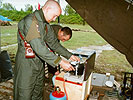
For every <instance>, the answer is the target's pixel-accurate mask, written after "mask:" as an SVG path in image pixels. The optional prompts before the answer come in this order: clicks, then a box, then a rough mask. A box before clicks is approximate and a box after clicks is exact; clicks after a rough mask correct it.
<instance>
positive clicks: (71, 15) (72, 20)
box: [0, 3, 84, 24]
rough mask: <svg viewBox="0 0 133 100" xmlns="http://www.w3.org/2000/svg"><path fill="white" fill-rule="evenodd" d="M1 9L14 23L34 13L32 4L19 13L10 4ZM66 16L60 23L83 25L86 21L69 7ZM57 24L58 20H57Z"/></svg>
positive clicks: (1, 12)
mask: <svg viewBox="0 0 133 100" xmlns="http://www.w3.org/2000/svg"><path fill="white" fill-rule="evenodd" d="M2 5H3V6H2V8H1V9H0V15H3V16H4V17H8V18H9V19H11V20H12V21H20V20H21V19H22V18H23V17H25V16H26V15H28V14H30V13H32V12H33V7H32V5H30V4H27V5H25V11H24V10H23V9H21V10H20V11H17V10H16V8H15V7H13V6H12V5H11V4H10V3H8V4H2ZM64 11H65V15H61V16H60V23H65V24H83V23H84V20H83V18H82V17H80V15H79V14H78V13H76V11H75V10H74V9H73V8H72V7H71V6H70V5H67V6H66V8H65V10H64ZM56 22H57V20H56Z"/></svg>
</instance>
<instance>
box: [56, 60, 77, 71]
mask: <svg viewBox="0 0 133 100" xmlns="http://www.w3.org/2000/svg"><path fill="white" fill-rule="evenodd" d="M59 64H60V66H61V67H62V68H63V69H64V70H66V71H72V70H75V69H74V68H73V66H72V65H71V64H70V63H69V62H68V61H66V60H63V59H62V60H61V62H60V63H59Z"/></svg>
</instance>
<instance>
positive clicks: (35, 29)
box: [26, 17, 40, 42]
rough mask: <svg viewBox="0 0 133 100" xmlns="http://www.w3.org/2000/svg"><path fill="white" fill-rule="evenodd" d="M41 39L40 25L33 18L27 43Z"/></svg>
mask: <svg viewBox="0 0 133 100" xmlns="http://www.w3.org/2000/svg"><path fill="white" fill-rule="evenodd" d="M39 37H40V31H39V25H38V22H37V20H36V19H35V18H34V17H33V20H32V23H31V26H30V28H29V30H28V33H27V35H26V40H27V42H29V41H30V40H32V39H35V38H39Z"/></svg>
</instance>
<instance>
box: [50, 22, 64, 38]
mask: <svg viewBox="0 0 133 100" xmlns="http://www.w3.org/2000/svg"><path fill="white" fill-rule="evenodd" d="M51 27H52V28H53V30H54V33H55V35H56V37H57V38H58V32H59V30H60V29H62V26H60V25H56V24H53V25H51Z"/></svg>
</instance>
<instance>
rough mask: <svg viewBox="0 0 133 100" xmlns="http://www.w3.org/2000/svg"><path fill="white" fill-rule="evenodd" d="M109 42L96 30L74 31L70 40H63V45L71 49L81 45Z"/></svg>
mask: <svg viewBox="0 0 133 100" xmlns="http://www.w3.org/2000/svg"><path fill="white" fill-rule="evenodd" d="M105 44H107V42H106V41H105V40H103V39H102V38H101V37H100V36H99V35H98V34H97V33H95V32H81V31H74V32H73V36H72V38H71V39H70V40H69V41H66V42H63V43H62V45H63V46H64V47H67V48H69V49H76V48H80V47H88V46H90V45H96V46H98V45H105Z"/></svg>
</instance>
